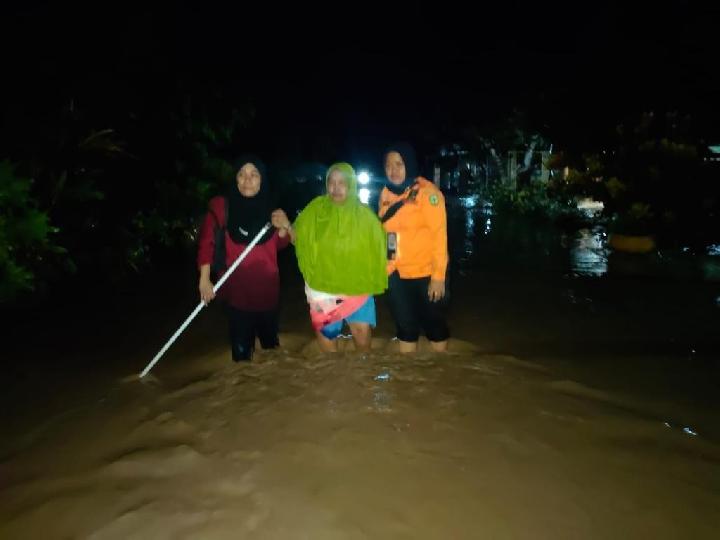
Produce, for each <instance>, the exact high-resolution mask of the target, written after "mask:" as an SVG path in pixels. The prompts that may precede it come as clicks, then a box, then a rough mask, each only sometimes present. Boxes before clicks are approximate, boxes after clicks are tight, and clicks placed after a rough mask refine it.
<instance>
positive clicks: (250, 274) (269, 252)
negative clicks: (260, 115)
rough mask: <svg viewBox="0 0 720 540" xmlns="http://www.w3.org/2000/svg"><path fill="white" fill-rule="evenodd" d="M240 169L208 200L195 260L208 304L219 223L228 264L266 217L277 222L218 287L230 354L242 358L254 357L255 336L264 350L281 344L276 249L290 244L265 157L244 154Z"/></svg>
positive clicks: (252, 236)
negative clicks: (225, 190) (270, 186)
mask: <svg viewBox="0 0 720 540" xmlns="http://www.w3.org/2000/svg"><path fill="white" fill-rule="evenodd" d="M236 171H237V173H236V175H235V182H234V183H233V186H232V187H231V188H230V189H229V191H228V194H227V195H226V196H225V197H214V198H212V199H211V200H210V204H209V205H208V206H209V207H208V213H207V215H206V216H205V220H204V221H203V224H202V226H201V228H200V238H199V247H198V257H197V263H198V267H199V269H200V283H199V285H198V289H199V291H200V299H201V300H202V301H203V302H205V303H206V304H207V303H208V302H210V301H211V300H212V299H213V298H214V297H215V294H214V293H213V283H212V281H211V280H210V265H211V263H212V261H213V253H214V250H215V228H216V227H217V226H218V225H219V226H220V227H225V264H226V267H229V266H230V265H231V264H232V263H233V261H235V259H237V257H238V256H239V255H240V254H241V253H242V252H243V250H244V249H245V248H246V247H247V245H248V244H249V243H250V242H251V241H252V240H253V238H255V236H256V235H257V234H258V233H259V232H260V230H261V229H262V228H263V227H264V226H265V224H266V223H267V222H268V221H271V222H272V224H273V225H274V227H275V229H270V230H269V231H268V232H267V233H265V234H264V235H263V237H262V238H261V239H260V241H259V242H258V243H257V245H256V246H255V247H254V248H253V249H252V250H251V251H250V253H248V255H247V257H246V258H245V260H243V262H242V263H240V265H239V266H238V267H237V268H236V269H235V271H234V272H233V274H232V275H231V276H230V277H229V278H228V280H227V281H226V282H225V284H224V285H223V286H222V288H220V290H219V291H218V297H219V298H220V299H221V300H222V301H223V302H224V303H225V304H226V306H227V313H228V321H229V327H230V346H231V348H232V358H233V360H234V361H235V362H238V361H241V360H250V359H252V355H253V352H254V349H255V338H256V337H257V338H258V339H259V340H260V345H261V346H262V348H263V349H272V348H275V347H277V346H278V345H279V341H278V317H277V308H278V299H279V290H280V275H279V271H278V264H277V252H278V251H279V250H281V249H283V248H284V247H286V246H287V245H288V242H289V239H290V237H289V234H288V230H289V228H290V221H289V220H288V218H287V216H286V215H285V212H283V211H282V210H280V209H278V210H275V211H273V207H272V204H271V201H270V197H269V189H268V186H267V180H266V174H265V166H264V164H263V162H262V161H260V160H259V159H258V158H256V157H253V156H246V157H244V158H242V159H240V160H239V161H238V167H237V168H236ZM226 204H227V209H226ZM226 216H227V223H225V219H226Z"/></svg>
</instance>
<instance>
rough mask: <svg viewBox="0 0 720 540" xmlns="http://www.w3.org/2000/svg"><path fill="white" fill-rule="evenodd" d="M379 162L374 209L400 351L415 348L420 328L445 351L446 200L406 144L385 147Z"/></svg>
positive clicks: (432, 341)
mask: <svg viewBox="0 0 720 540" xmlns="http://www.w3.org/2000/svg"><path fill="white" fill-rule="evenodd" d="M384 166H385V175H386V177H387V178H386V181H385V187H384V188H383V190H382V193H381V194H380V201H379V210H378V213H379V215H380V220H381V221H382V222H383V227H384V229H385V232H386V233H387V235H388V242H387V243H388V274H389V276H390V277H389V281H388V300H389V303H390V310H391V312H392V316H393V318H394V319H395V325H396V327H397V338H398V340H399V342H400V351H401V352H414V351H416V350H417V341H418V338H419V336H420V331H421V330H422V331H423V332H424V333H425V336H426V337H427V338H428V340H429V341H430V344H431V346H432V348H433V350H434V351H438V352H444V351H446V350H447V342H448V338H449V337H450V332H449V330H448V326H447V322H446V319H445V308H446V304H447V298H446V291H445V272H446V271H447V266H448V251H447V218H446V213H445V198H444V197H443V194H442V192H441V191H440V190H439V189H438V188H437V187H436V186H435V184H433V183H432V182H430V181H429V180H427V179H425V178H423V177H421V176H419V175H418V170H417V160H416V158H415V151H414V150H413V148H412V147H411V146H410V145H409V144H407V143H398V144H395V145H392V146H390V147H389V148H388V149H387V150H386V152H385V155H384Z"/></svg>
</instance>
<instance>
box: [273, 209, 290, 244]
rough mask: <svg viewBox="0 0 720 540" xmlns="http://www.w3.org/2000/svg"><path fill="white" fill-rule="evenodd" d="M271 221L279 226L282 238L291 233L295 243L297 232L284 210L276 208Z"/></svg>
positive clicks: (279, 233)
mask: <svg viewBox="0 0 720 540" xmlns="http://www.w3.org/2000/svg"><path fill="white" fill-rule="evenodd" d="M270 222H271V223H272V224H273V226H274V227H276V228H277V230H278V236H280V238H285V235H286V234H289V235H290V242H292V243H293V244H294V243H295V232H294V231H293V228H292V225H291V224H290V220H289V219H288V217H287V215H286V214H285V211H284V210H282V209H280V208H278V209H277V210H275V211H274V212H273V213H272V215H271V216H270Z"/></svg>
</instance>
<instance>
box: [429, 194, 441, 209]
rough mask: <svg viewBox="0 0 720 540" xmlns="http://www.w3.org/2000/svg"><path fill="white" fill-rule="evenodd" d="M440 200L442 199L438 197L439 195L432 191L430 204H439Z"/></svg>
mask: <svg viewBox="0 0 720 540" xmlns="http://www.w3.org/2000/svg"><path fill="white" fill-rule="evenodd" d="M439 202H440V199H438V196H437V195H435V193H431V194H430V204H432V205H433V206H437V205H438V203H439Z"/></svg>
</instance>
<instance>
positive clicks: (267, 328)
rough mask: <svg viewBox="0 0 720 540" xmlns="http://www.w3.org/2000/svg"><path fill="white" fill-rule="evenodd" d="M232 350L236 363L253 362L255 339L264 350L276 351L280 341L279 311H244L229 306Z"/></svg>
mask: <svg viewBox="0 0 720 540" xmlns="http://www.w3.org/2000/svg"><path fill="white" fill-rule="evenodd" d="M227 312H228V322H229V327H230V328H229V329H230V348H231V349H232V359H233V360H234V361H235V362H240V361H241V360H251V359H252V356H253V352H254V351H255V338H256V337H257V338H258V339H259V340H260V345H261V346H262V348H263V349H274V348H275V347H277V346H279V345H280V341H279V340H278V316H277V311H276V310H273V311H259V312H253V311H242V310H239V309H235V308H234V307H231V306H228V307H227Z"/></svg>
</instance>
